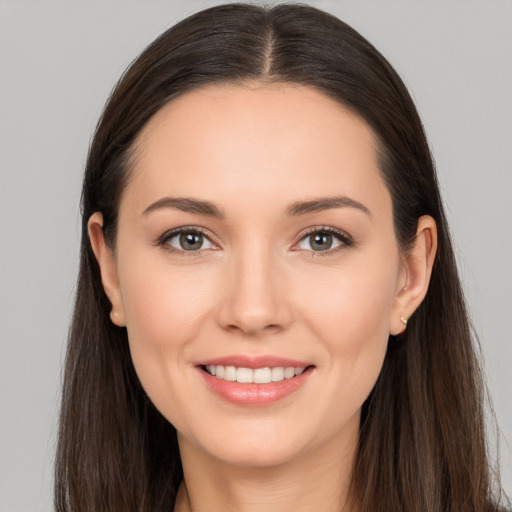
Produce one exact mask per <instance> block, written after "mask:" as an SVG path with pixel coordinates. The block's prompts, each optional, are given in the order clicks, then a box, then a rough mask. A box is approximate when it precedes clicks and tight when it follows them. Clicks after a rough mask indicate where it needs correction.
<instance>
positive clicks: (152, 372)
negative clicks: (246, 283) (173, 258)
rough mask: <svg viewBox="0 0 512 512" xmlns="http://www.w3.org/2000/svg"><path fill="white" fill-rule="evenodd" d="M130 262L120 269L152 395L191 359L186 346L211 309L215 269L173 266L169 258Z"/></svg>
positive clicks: (134, 342) (135, 350)
mask: <svg viewBox="0 0 512 512" xmlns="http://www.w3.org/2000/svg"><path fill="white" fill-rule="evenodd" d="M127 263H128V264H127V265H126V266H125V268H126V272H121V276H122V279H121V289H122V294H123V303H124V308H125V314H126V327H127V331H128V339H129V343H130V352H131V355H132V359H133V362H134V365H135V369H136V371H137V374H138V375H139V378H140V380H141V382H142V384H143V386H144V388H145V389H146V392H147V393H148V394H149V395H150V396H151V397H152V398H153V396H154V394H155V393H156V394H157V395H158V393H159V392H160V391H159V390H161V389H163V388H162V384H164V383H165V382H168V380H169V376H171V375H173V374H174V373H175V370H176V368H177V367H181V368H184V367H185V366H186V365H187V364H188V363H187V362H189V361H190V358H189V357H187V354H188V353H189V352H188V348H189V346H192V345H193V343H194V340H195V339H196V338H197V337H198V331H199V329H200V328H201V325H202V324H203V323H204V319H205V317H206V316H207V315H208V311H209V310H210V309H211V297H212V293H211V290H212V288H214V285H213V279H212V276H211V275H210V278H209V279H207V278H206V276H205V275H204V272H203V273H202V272H201V271H200V269H199V268H198V269H197V271H195V272H191V271H190V269H187V270H186V271H185V270H183V271H180V269H176V268H174V269H172V272H171V271H170V269H169V267H168V266H166V265H165V264H163V265H155V263H154V262H153V264H152V265H144V262H143V261H138V262H137V261H130V262H127ZM141 269H144V270H143V271H142V270H141ZM171 365H172V366H173V367H174V368H169V366H171ZM170 370H172V371H170ZM152 390H154V392H152ZM155 398H156V396H155Z"/></svg>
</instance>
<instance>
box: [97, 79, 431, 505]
mask: <svg viewBox="0 0 512 512" xmlns="http://www.w3.org/2000/svg"><path fill="white" fill-rule="evenodd" d="M166 196H172V197H181V198H183V197H185V198H194V199H199V200H203V201H204V200H206V201H209V202H211V203H214V205H216V207H217V208H218V209H219V210H222V212H223V213H224V217H223V218H215V217H212V216H210V215H204V214H202V213H194V212H184V211H181V210H179V209H176V208H172V207H162V208H154V209H153V210H151V211H150V212H149V213H143V212H144V211H145V210H146V209H147V208H148V206H150V205H151V204H153V203H154V202H155V201H158V200H160V199H162V198H163V197H166ZM333 196H344V197H348V198H350V199H351V200H353V201H357V202H358V203H359V204H361V205H363V206H364V208H366V209H367V210H368V211H367V212H366V211H363V209H361V208H356V207H353V206H350V205H349V206H341V207H336V208H328V209H323V210H321V211H315V212H309V213H303V214H301V215H286V212H287V209H289V207H290V205H292V204H294V203H296V202H298V201H309V200H311V199H313V198H315V199H318V198H326V197H333ZM101 226H102V216H101V214H100V213H95V214H94V215H93V216H92V217H91V218H90V221H89V233H90V239H91V243H92V247H93V250H94V252H95V255H96V257H97V260H98V262H99V265H100V269H101V275H102V280H103V285H104V288H105V291H106V293H107V295H108V297H109V299H110V301H111V302H112V312H113V315H112V320H113V321H114V323H116V324H117V325H119V326H125V327H126V328H127V330H128V337H129V342H130V350H131V353H132V358H133V361H134V365H135V368H136V370H137V373H138V376H139V378H140V380H141V382H142V385H143V386H144V388H145V390H146V392H147V393H148V395H149V397H150V398H151V400H152V401H153V402H154V404H155V405H156V407H157V408H158V409H159V410H160V411H161V413H162V414H163V415H164V416H165V417H166V418H167V419H168V420H169V421H170V422H171V423H172V424H173V425H174V426H175V427H176V429H177V431H178V440H179V444H180V451H181V456H182V461H183V466H184V473H185V483H184V484H183V485H182V488H181V489H180V494H179V498H178V502H177V505H176V509H175V510H178V511H182V510H194V511H203V510H208V511H210V512H211V511H217V510H222V511H226V510H233V511H235V510H236V511H241V512H246V511H256V510H257V511H258V512H262V511H263V512H265V511H277V510H279V511H280V512H282V511H287V510H294V511H310V510H325V511H334V510H337V511H339V510H340V506H341V505H343V504H345V510H350V509H351V507H350V506H349V504H348V503H345V502H346V498H347V489H348V482H349V478H350V468H351V464H352V462H353V456H354V451H355V448H356V444H357V438H358V428H359V420H360V411H361V405H362V404H363V402H364V400H365V399H366V398H367V396H368V394H369V393H370V391H371V389H372V387H373V386H374V384H375V381H376V379H377V377H378V375H379V372H380V370H381V367H382V363H383V359H384V356H385V352H386V347H387V343H388V336H389V334H390V333H391V334H398V333H400V332H401V331H403V329H404V325H403V323H402V322H401V320H400V317H404V318H408V317H410V316H411V314H412V313H413V312H414V310H415V309H416V308H417V307H418V305H419V304H420V303H421V301H422V300H423V298H424V296H425V293H426V291H427V287H428V282H429V278H430V273H431V269H432V264H433V259H434V255H435V251H436V229H435V223H434V221H433V220H432V219H431V218H430V217H422V218H420V219H419V222H418V230H417V239H416V243H415V245H414V247H413V249H412V251H410V252H408V253H407V255H405V254H402V253H401V252H400V250H399V248H398V245H397V241H396V236H395V233H394V228H393V218H392V203H391V198H390V194H389V191H388V190H387V188H386V186H385V184H384V182H383V180H382V178H381V175H380V172H379V169H378V167H377V159H376V151H375V138H374V135H373V133H372V131H371V130H370V128H369V127H368V126H367V124H366V123H365V122H364V121H363V120H362V119H360V118H359V117H357V116H356V115H354V114H353V113H351V112H350V111H348V110H347V109H346V108H344V107H343V106H342V105H340V104H338V103H336V102H334V101H333V100H332V99H330V98H327V97H326V96H324V95H323V94H321V93H320V92H318V91H316V90H314V89H312V88H308V87H304V86H295V85H293V86H292V85H289V84H274V85H271V86H269V85H263V84H254V83H252V84H246V85H244V86H240V85H237V86H235V85H229V86H227V85H225V86H210V87H207V88H204V89H202V90H199V91H194V92H189V93H187V94H184V95H182V96H181V97H180V98H178V99H176V100H174V101H172V102H171V103H169V104H168V105H167V106H165V107H164V108H162V109H161V110H160V111H159V112H158V113H157V114H156V115H155V116H154V117H153V118H152V119H151V120H150V122H149V123H148V124H147V125H146V127H145V128H144V129H143V130H142V132H141V134H140V135H139V137H138V140H137V150H136V158H135V165H134V168H133V173H132V175H131V178H130V180H129V182H128V185H127V187H126V189H125V191H124V193H123V196H122V200H121V204H120V212H119V229H118V238H117V243H116V247H115V250H111V249H110V248H109V247H108V246H107V245H106V244H105V241H104V239H103V234H102V231H101ZM181 226H196V227H200V228H201V229H202V230H204V232H205V233H206V234H207V236H208V238H209V241H208V239H205V242H204V244H203V246H202V248H201V249H200V250H198V251H184V250H182V249H181V250H180V245H179V238H178V237H174V238H173V239H170V240H167V242H166V243H164V244H163V245H162V244H160V245H159V244H158V240H159V239H160V238H161V237H162V235H163V234H164V233H165V232H167V231H169V230H170V229H174V228H179V227H181ZM326 227H329V228H333V229H335V230H339V231H340V232H342V233H344V234H345V235H344V236H346V238H345V239H343V240H342V241H338V240H337V239H336V238H334V239H333V240H334V247H333V248H331V249H328V250H323V249H322V250H316V251H315V250H313V248H312V247H313V246H312V245H311V238H309V237H308V236H309V235H308V233H307V230H308V229H309V228H317V231H320V230H322V229H325V228H326ZM347 239H348V240H349V242H347V241H346V240H347ZM169 249H171V250H169ZM173 249H174V250H173ZM114 313H115V315H116V316H114ZM232 354H243V355H251V356H256V355H269V354H271V355H277V356H280V357H286V358H293V359H297V360H300V361H307V362H308V363H309V364H311V365H314V369H313V370H312V371H311V374H310V375H309V378H308V379H307V381H306V383H305V384H304V385H303V386H302V387H301V388H300V389H299V390H297V391H296V392H294V393H292V394H291V395H288V396H286V397H285V398H283V399H281V400H279V401H277V402H275V403H273V404H269V405H266V406H263V407H250V406H243V405H235V404H232V403H230V402H227V401H226V400H224V399H223V398H221V397H219V396H218V395H216V394H214V393H213V392H212V391H211V390H210V389H209V388H208V387H207V386H206V385H205V383H204V381H203V379H202V378H201V376H200V375H199V370H198V368H197V366H196V365H197V362H198V361H201V360H206V359H211V358H216V357H223V356H227V355H232Z"/></svg>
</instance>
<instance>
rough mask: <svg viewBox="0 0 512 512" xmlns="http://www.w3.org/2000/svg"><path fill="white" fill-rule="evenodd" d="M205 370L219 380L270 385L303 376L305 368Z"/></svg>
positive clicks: (227, 367) (212, 367)
mask: <svg viewBox="0 0 512 512" xmlns="http://www.w3.org/2000/svg"><path fill="white" fill-rule="evenodd" d="M203 369H204V370H205V371H206V372H207V373H209V374H210V375H212V376H214V377H216V378H217V379H221V380H226V381H229V382H240V383H245V384H270V383H271V382H280V381H282V380H285V379H292V378H293V377H296V376H298V375H301V374H302V372H303V371H304V370H305V367H300V366H297V367H295V366H275V367H272V368H270V367H265V368H254V369H253V368H244V367H236V366H224V365H213V364H212V365H206V366H204V367H203Z"/></svg>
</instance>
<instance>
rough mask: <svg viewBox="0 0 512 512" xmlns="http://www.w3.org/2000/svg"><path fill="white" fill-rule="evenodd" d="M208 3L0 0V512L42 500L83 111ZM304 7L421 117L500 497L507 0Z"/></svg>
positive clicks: (509, 162) (508, 463)
mask: <svg viewBox="0 0 512 512" xmlns="http://www.w3.org/2000/svg"><path fill="white" fill-rule="evenodd" d="M215 3H217V2H213V1H188V2H187V1H184V0H182V1H175V2H171V1H165V2H164V1H156V0H146V1H142V0H138V1H127V0H124V1H122V2H117V1H113V0H111V1H107V0H103V1H101V2H99V1H98V2H93V1H90V0H89V1H87V2H85V1H83V2H80V1H77V0H67V1H61V2H55V1H37V0H32V1H24V0H12V1H4V0H0V166H1V167H0V443H1V444H0V512H7V511H9V512H18V511H20V512H21V511H29V510H30V511H33V512H38V511H49V510H51V508H52V507H51V485H52V457H53V451H54V443H55V425H56V416H57V409H58V395H59V379H60V371H61V363H62V359H63V355H64V347H65V338H66V331H67V326H68V322H69V317H70V309H71V305H72V300H73V293H74V281H75V272H76V267H77V255H78V240H79V236H78V226H79V217H78V202H79V195H80V182H81V175H82V171H83V166H84V161H85V157H86V151H87V147H88V143H89V140H90V137H91V134H92V132H93V129H94V126H95V123H96V120H97V119H98V116H99V114H100V111H101V109H102V106H103V104H104V102H105V100H106V98H107V96H108V94H109V92H110V90H111V88H112V86H113V85H114V83H115V81H116V80H117V78H118V77H119V76H120V74H121V72H122V71H123V70H124V69H125V67H126V66H127V65H128V64H129V63H130V61H131V60H132V59H133V58H134V57H135V56H136V54H137V53H138V52H139V51H140V50H141V49H142V48H143V47H144V46H145V45H146V44H147V43H149V42H150V41H151V40H152V39H153V38H154V37H155V36H156V35H158V34H159V33H160V32H161V31H163V30H164V29H165V28H166V27H168V26H169V25H171V24H173V23H174V22H176V21H177V20H179V19H180V18H182V17H184V16H186V15H188V14H191V13H192V12H194V11H196V10H198V9H200V8H203V7H206V6H211V5H214V4H215ZM307 3H311V4H313V5H316V6H318V7H320V8H323V9H326V10H328V11H331V12H333V13H334V14H336V15H338V16H339V17H341V18H342V19H344V20H345V21H347V22H348V23H350V24H352V25H353V26H354V27H355V28H356V29H358V30H359V31H360V32H362V34H363V35H365V36H366V37H367V38H369V39H370V41H372V42H373V43H374V44H375V45H376V46H377V48H378V49H380V50H381V51H382V52H383V53H384V55H386V56H387V57H388V58H389V59H390V61H391V62H392V64H393V65H394V66H395V67H396V69H397V70H398V72H399V73H400V74H401V75H402V76H403V78H404V79H405V82H406V83H407V85H408V86H409V88H410V89H411V91H412V94H413V96H414V98H415V100H416V102H417V105H418V108H419V110H420V113H421V114H422V117H423V121H424V124H425V127H426V130H427V132H428V135H429V137H430V143H431V145H432V148H433V152H434V156H435V158H436V161H437V165H438V171H439V176H440V181H441V185H442V189H443V193H444V198H445V201H446V204H447V209H448V214H449V218H450V221H451V224H452V228H453V232H454V238H455V243H456V246H457V248H458V257H459V262H460V266H461V273H462V276H463V279H464V282H465V288H466V292H467V296H468V300H469V304H470V308H471V311H472V313H473V318H474V324H475V327H476V329H477V332H478V333H479V335H480V339H481V343H482V347H483V352H484V359H485V366H486V371H487V375H488V381H489V387H490V390H491V394H492V396H493V398H494V406H495V409H496V413H497V417H498V422H499V425H500V427H501V430H502V433H503V436H502V439H501V458H502V472H503V480H504V482H503V483H504V485H505V488H506V489H507V491H508V493H509V494H510V493H511V491H512V455H511V448H510V444H509V443H510V442H512V413H511V407H510V406H511V399H510V394H511V391H512V376H511V363H512V343H511V334H510V333H511V332H512V321H511V318H512V291H511V290H512V265H511V261H512V258H511V255H512V229H511V224H512V173H511V169H512V153H511V145H512V26H511V24H512V3H511V1H509V0H482V1H471V0H461V1H457V0H444V1H439V2H437V1H428V0H408V1H392V0H379V1H371V0H358V1H355V0H352V1H348V0H338V1H320V0H319V1H316V2H315V1H310V2H307ZM505 439H508V443H507V442H506V440H505ZM495 441H496V440H495V439H494V438H493V439H492V442H493V443H494V442H495Z"/></svg>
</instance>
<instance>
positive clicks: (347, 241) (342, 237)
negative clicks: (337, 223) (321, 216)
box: [294, 226, 355, 258]
mask: <svg viewBox="0 0 512 512" xmlns="http://www.w3.org/2000/svg"><path fill="white" fill-rule="evenodd" d="M319 233H328V234H329V235H333V237H334V238H337V239H338V241H339V242H340V245H339V246H338V247H335V248H334V249H328V250H326V251H309V256H311V257H313V258H317V257H325V256H332V255H333V254H337V253H338V252H339V251H342V250H343V249H346V248H348V247H353V246H354V244H355V243H354V239H353V238H352V237H351V236H350V235H348V234H347V233H345V232H344V231H341V230H339V229H336V228H333V227H331V226H315V227H312V228H309V229H308V230H306V231H305V232H304V233H302V235H301V237H300V239H299V241H298V242H297V243H296V244H294V246H295V245H297V244H299V243H300V242H302V241H303V240H306V239H307V238H308V237H310V236H311V235H313V234H319Z"/></svg>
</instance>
